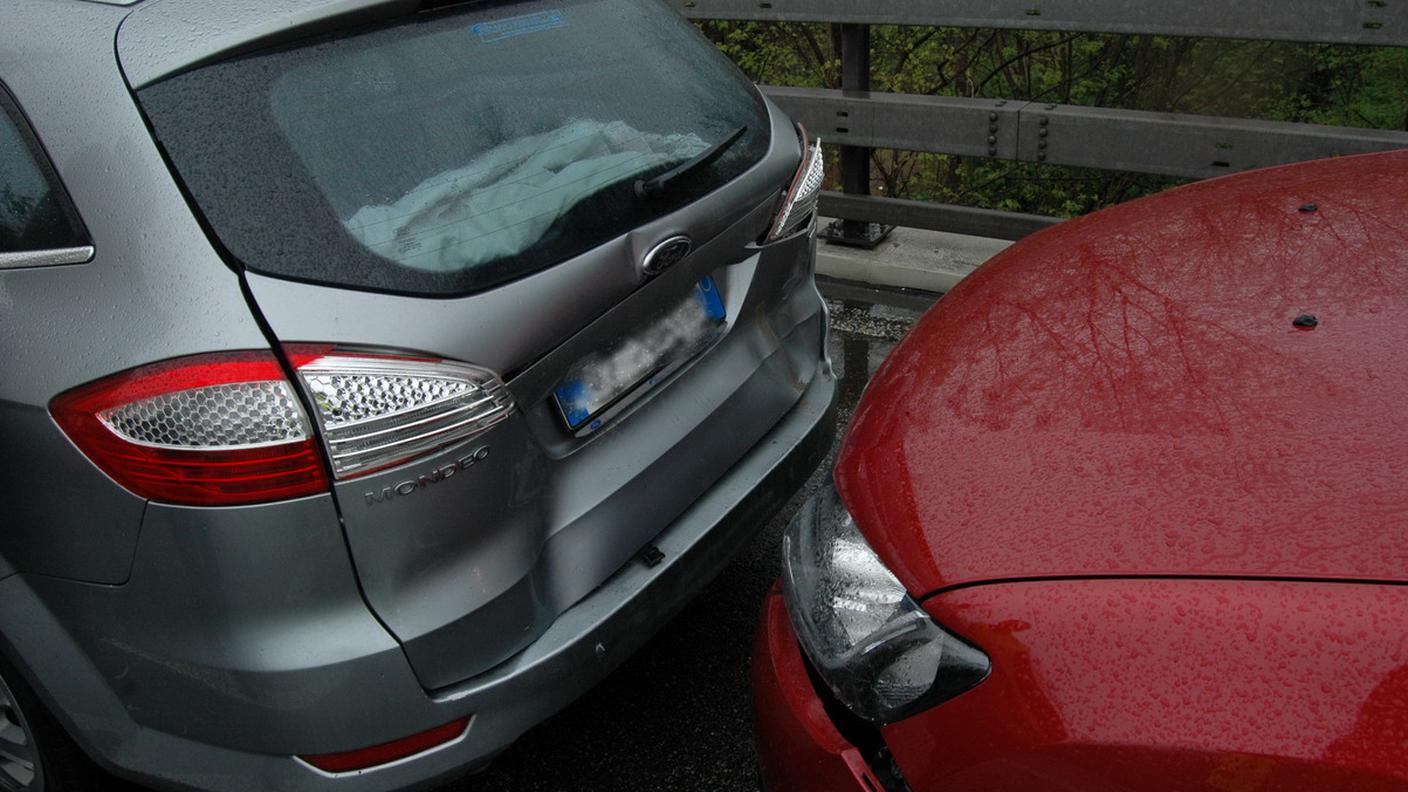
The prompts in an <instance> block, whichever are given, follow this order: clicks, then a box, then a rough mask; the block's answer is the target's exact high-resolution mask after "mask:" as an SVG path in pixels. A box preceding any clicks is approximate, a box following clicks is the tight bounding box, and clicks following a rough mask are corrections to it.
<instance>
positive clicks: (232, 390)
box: [50, 352, 328, 506]
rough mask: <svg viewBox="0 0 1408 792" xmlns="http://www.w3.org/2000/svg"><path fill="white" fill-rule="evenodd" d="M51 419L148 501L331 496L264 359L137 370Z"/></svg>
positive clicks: (197, 360)
mask: <svg viewBox="0 0 1408 792" xmlns="http://www.w3.org/2000/svg"><path fill="white" fill-rule="evenodd" d="M50 409H51V412H52V414H53V416H54V420H55V421H57V422H58V424H59V426H60V427H61V428H62V429H63V430H64V432H65V433H67V434H68V436H69V438H70V439H71V440H72V441H73V442H74V444H75V445H77V446H78V448H79V449H80V450H82V451H83V453H84V454H86V455H87V456H88V458H89V459H91V460H92V461H93V463H94V464H96V465H97V466H98V467H99V468H101V469H102V470H103V471H104V472H106V473H107V474H108V475H109V476H111V477H112V478H113V480H115V481H116V482H118V483H119V484H121V485H122V486H124V487H126V488H127V489H129V490H131V491H132V492H134V493H136V494H137V495H140V496H142V497H144V498H150V499H152V500H157V501H164V502H167V503H178V504H187V505H193V506H233V505H239V504H249V503H263V502H267V501H275V500H283V499H286V498H296V497H301V496H304V495H311V494H314V493H318V492H326V491H327V489H328V481H327V475H326V474H325V473H324V472H323V471H324V468H323V464H322V460H321V459H319V456H318V450H317V447H316V446H315V444H314V441H313V432H312V427H311V425H310V424H309V422H308V418H307V416H305V415H304V413H303V408H302V407H300V406H299V403H298V398H297V395H296V394H295V393H294V390H293V386H292V385H291V384H290V383H289V382H288V380H287V379H286V378H285V377H284V374H283V369H282V368H280V366H279V363H278V361H277V360H276V359H275V358H274V356H273V355H272V354H270V353H268V352H233V353H219V354H212V355H199V356H195V357H188V358H180V359H177V360H172V361H167V362H164V363H157V364H155V365H151V366H143V367H142V368H138V369H133V370H131V371H127V372H124V373H122V374H117V375H115V376H112V377H108V378H106V379H103V380H99V381H97V382H94V383H92V384H89V385H84V386H82V387H79V388H76V389H74V390H71V391H69V392H67V393H65V394H63V395H61V396H59V397H58V398H56V399H54V401H53V403H52V404H51V405H50Z"/></svg>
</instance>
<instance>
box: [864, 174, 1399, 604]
mask: <svg viewBox="0 0 1408 792" xmlns="http://www.w3.org/2000/svg"><path fill="white" fill-rule="evenodd" d="M1406 164H1408V155H1404V154H1402V153H1392V154H1385V155H1371V156H1367V157H1359V158H1347V159H1343V160H1335V161H1328V162H1321V163H1312V164H1308V165H1300V166H1291V167H1286V168H1280V169H1275V170H1271V171H1264V172H1259V173H1250V174H1245V175H1241V176H1236V177H1229V178H1225V179H1220V180H1216V181H1212V182H1206V183H1202V184H1198V185H1193V186H1191V187H1187V188H1182V189H1179V190H1175V191H1172V192H1169V193H1166V194H1163V195H1160V196H1157V197H1155V198H1152V199H1147V200H1144V201H1137V202H1133V203H1131V204H1127V205H1124V206H1121V207H1117V208H1115V209H1112V210H1108V211H1106V212H1102V213H1098V214H1096V215H1092V216H1089V217H1086V218H1082V219H1079V220H1074V221H1070V222H1068V223H1066V224H1063V225H1062V226H1059V227H1056V228H1054V229H1051V230H1049V231H1046V232H1043V233H1041V234H1038V235H1035V236H1033V237H1031V238H1029V239H1028V240H1025V241H1024V242H1022V243H1020V244H1019V245H1016V246H1014V247H1012V248H1010V249H1009V250H1008V251H1006V252H1005V253H1003V254H1001V255H999V256H998V257H997V258H995V259H994V260H993V261H991V262H989V263H988V264H987V265H985V266H984V267H982V268H981V269H980V270H979V271H978V272H977V273H975V274H974V275H973V276H972V277H970V278H969V279H968V280H967V281H965V282H963V283H962V284H960V285H959V286H958V287H957V288H955V289H954V290H953V292H952V293H950V294H949V295H948V296H947V297H945V299H944V300H943V301H942V302H941V303H940V304H939V305H938V307H937V308H936V309H935V310H933V311H932V312H931V313H930V314H929V315H928V316H927V317H926V318H925V319H924V320H923V321H922V322H921V323H920V324H919V325H918V326H916V328H915V330H914V331H913V333H912V334H911V336H910V337H909V338H908V339H907V340H906V341H905V342H904V343H902V344H901V345H900V347H898V348H897V350H896V351H895V353H894V354H893V355H892V357H891V358H890V360H889V361H888V362H887V363H886V365H885V366H884V367H882V369H881V370H880V372H879V373H878V374H877V376H876V377H875V379H874V381H873V382H872V384H871V386H870V389H869V391H868V392H867V395H866V398H865V399H864V400H863V402H862V404H861V406H860V409H859V410H858V412H857V418H856V422H855V424H854V429H853V430H852V432H851V435H850V437H849V439H848V441H847V444H846V447H845V449H844V450H843V453H842V456H841V460H840V465H839V468H838V480H839V481H840V483H841V485H842V489H843V492H845V494H846V497H847V501H848V503H850V504H851V505H852V506H853V507H855V509H856V510H857V514H856V517H857V519H858V521H859V522H860V524H861V525H862V527H863V528H865V529H866V530H867V533H868V534H869V535H870V536H871V537H872V540H873V541H875V543H876V544H877V545H878V547H877V550H879V551H880V552H881V553H882V555H883V556H884V557H885V558H886V561H887V562H889V563H891V564H893V565H894V566H895V567H896V568H897V570H898V571H899V572H900V575H901V579H902V580H904V582H905V583H906V585H907V586H909V587H911V589H912V590H915V591H920V592H923V591H933V590H936V589H938V588H941V587H945V586H949V585H955V584H959V583H963V582H972V581H978V580H984V579H992V578H994V577H1003V578H1010V577H1029V576H1040V575H1069V574H1084V573H1125V574H1139V573H1168V574H1179V573H1214V574H1236V575H1282V576H1321V575H1328V576H1332V577H1349V578H1362V579H1370V580H1372V579H1402V578H1403V577H1404V576H1405V575H1408V547H1404V546H1403V543H1402V542H1401V541H1398V538H1397V534H1398V531H1397V530H1396V529H1395V528H1394V526H1400V525H1402V524H1403V523H1404V521H1405V520H1408V457H1405V455H1404V454H1403V453H1402V448H1403V445H1404V443H1405V438H1408V401H1405V400H1404V399H1403V398H1402V393H1403V391H1404V389H1405V387H1408V356H1405V355H1404V354H1403V350H1404V349H1405V348H1408V325H1405V324H1404V323H1403V322H1402V321H1400V320H1399V317H1401V315H1402V314H1403V312H1404V310H1405V309H1408V257H1405V256H1404V255H1403V252H1402V251H1403V249H1404V242H1405V240H1408V213H1405V212H1404V211H1403V209H1402V207H1403V206H1404V205H1405V203H1408V190H1405V187H1404V185H1403V183H1402V180H1401V178H1400V177H1399V173H1400V171H1401V169H1402V167H1404V166H1405V165H1406ZM1311 201H1314V202H1316V203H1317V204H1318V206H1319V209H1318V211H1316V212H1302V211H1300V207H1301V206H1303V205H1304V204H1306V203H1308V202H1311ZM1304 313H1314V314H1317V315H1318V317H1319V320H1320V321H1319V326H1318V327H1316V328H1315V329H1313V330H1309V331H1307V330H1301V329H1297V328H1296V327H1293V325H1292V322H1293V320H1294V319H1295V318H1296V317H1297V316H1299V315H1300V314H1304ZM940 459H944V460H948V461H946V462H944V463H942V464H941V463H939V462H937V461H936V460H940Z"/></svg>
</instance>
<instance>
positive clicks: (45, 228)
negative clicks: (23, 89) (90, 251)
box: [0, 89, 88, 263]
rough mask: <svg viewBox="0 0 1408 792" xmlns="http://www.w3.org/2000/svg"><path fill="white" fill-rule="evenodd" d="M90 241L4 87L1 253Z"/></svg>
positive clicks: (0, 98)
mask: <svg viewBox="0 0 1408 792" xmlns="http://www.w3.org/2000/svg"><path fill="white" fill-rule="evenodd" d="M87 244H88V241H87V237H86V235H85V234H84V233H83V231H82V228H81V226H80V225H79V224H78V223H77V222H76V219H75V218H74V216H73V213H72V210H71V207H70V204H69V202H68V198H67V196H66V195H65V194H64V192H63V188H61V187H59V186H58V183H57V181H56V180H55V178H54V174H53V171H52V169H51V168H50V167H49V163H48V161H47V160H46V159H45V158H44V156H43V154H42V153H41V151H40V149H39V147H38V144H37V141H35V139H34V137H33V135H32V134H30V132H29V129H28V126H27V125H26V124H25V122H24V120H23V117H22V116H21V115H20V113H19V110H18V108H17V107H16V106H15V104H14V103H13V102H12V101H11V100H10V98H9V97H8V96H6V95H5V92H4V90H3V89H0V256H6V255H7V254H26V253H39V252H44V251H54V250H66V249H71V248H79V247H83V246H86V245H87ZM11 260H12V261H18V260H19V259H18V258H16V257H12V259H11ZM56 263H57V262H56Z"/></svg>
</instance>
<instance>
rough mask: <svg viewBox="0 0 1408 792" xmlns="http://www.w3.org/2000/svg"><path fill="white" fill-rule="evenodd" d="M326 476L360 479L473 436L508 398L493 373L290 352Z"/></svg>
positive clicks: (322, 350)
mask: <svg viewBox="0 0 1408 792" xmlns="http://www.w3.org/2000/svg"><path fill="white" fill-rule="evenodd" d="M287 351H288V353H289V358H290V360H291V361H292V362H293V365H294V368H295V369H296V370H297V371H298V377H299V379H300V380H302V383H303V387H304V389H305V390H306V391H307V393H308V400H309V402H310V403H311V404H312V405H313V409H314V418H315V419H316V420H317V422H318V427H319V429H320V430H321V433H322V437H323V442H324V445H325V447H326V449H327V453H328V458H329V460H331V462H332V469H333V474H334V475H335V476H336V477H337V478H339V479H350V478H356V477H358V476H365V475H367V474H369V473H374V472H376V471H378V470H384V469H386V468H388V467H392V466H394V465H400V464H403V463H405V462H408V461H410V460H412V459H414V458H416V457H419V456H424V455H425V454H428V453H431V452H433V451H436V450H438V449H441V448H444V447H445V446H448V445H451V444H453V443H459V442H462V441H464V440H467V439H469V438H471V437H473V436H475V435H478V434H480V433H482V432H484V431H486V430H488V429H489V428H490V427H492V426H494V425H496V424H498V423H499V422H500V421H503V420H504V419H506V418H508V417H509V415H510V414H512V412H513V409H514V401H513V396H512V395H510V394H509V392H508V389H507V388H505V387H504V384H503V382H502V381H500V380H499V377H498V376H497V375H496V374H494V373H493V372H492V371H489V370H487V369H482V368H479V367H477V366H470V365H466V364H464V363H454V362H450V361H444V360H434V359H425V358H402V357H389V356H378V355H361V354H356V353H343V352H338V351H333V350H331V349H329V348H326V347H307V346H290V347H288V348H287Z"/></svg>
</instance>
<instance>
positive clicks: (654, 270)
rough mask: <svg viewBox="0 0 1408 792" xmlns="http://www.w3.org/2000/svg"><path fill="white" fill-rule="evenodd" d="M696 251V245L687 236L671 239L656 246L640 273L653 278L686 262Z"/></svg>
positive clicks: (644, 261) (642, 264)
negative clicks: (692, 252)
mask: <svg viewBox="0 0 1408 792" xmlns="http://www.w3.org/2000/svg"><path fill="white" fill-rule="evenodd" d="M693 249H694V243H693V242H691V241H690V239H689V237H687V236H677V237H671V238H669V239H667V240H665V241H664V242H661V243H660V244H658V245H656V246H655V247H654V248H653V249H652V250H651V251H650V252H649V253H647V254H645V259H644V260H643V261H641V263H640V271H641V273H643V274H644V275H645V277H647V278H653V277H655V276H656V275H659V274H660V273H662V272H664V271H665V270H667V269H669V268H670V267H673V266H675V265H676V264H678V263H680V262H681V261H683V260H684V257H685V256H688V255H689V252H690V251H691V250H693Z"/></svg>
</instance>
